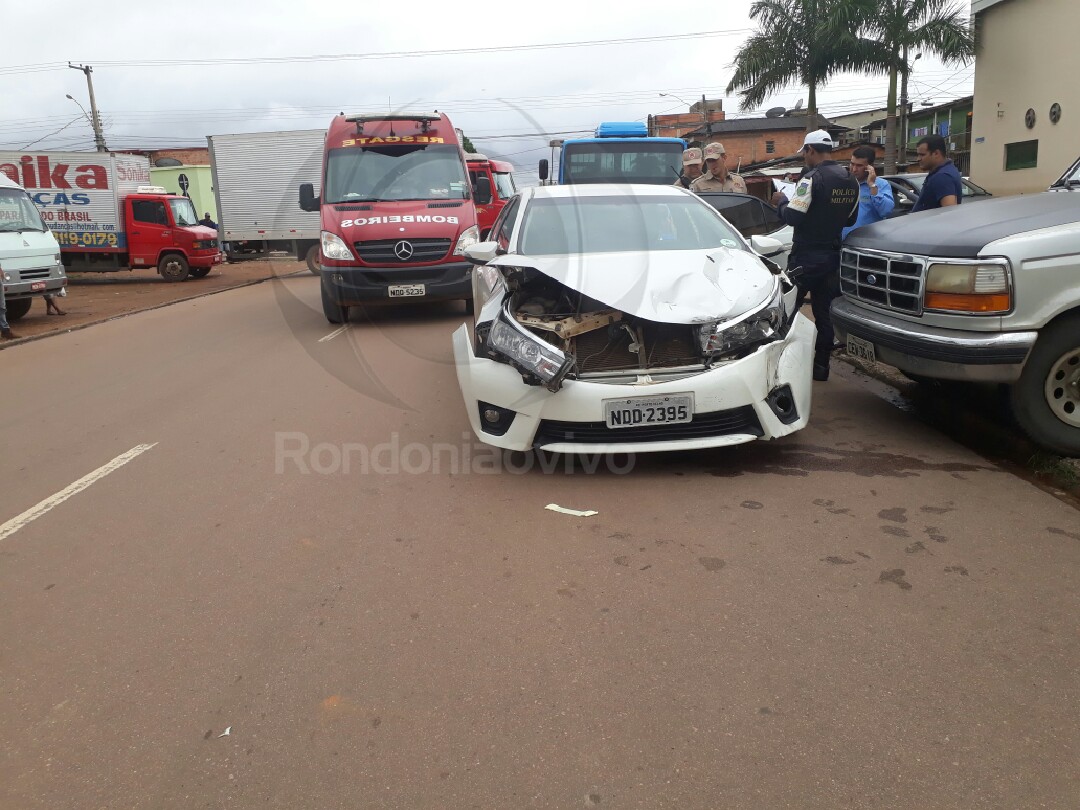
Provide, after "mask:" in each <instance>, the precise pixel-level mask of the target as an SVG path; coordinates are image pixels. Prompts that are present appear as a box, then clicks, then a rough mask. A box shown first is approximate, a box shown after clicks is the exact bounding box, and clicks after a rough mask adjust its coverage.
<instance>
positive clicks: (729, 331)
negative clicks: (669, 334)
mask: <svg viewBox="0 0 1080 810" xmlns="http://www.w3.org/2000/svg"><path fill="white" fill-rule="evenodd" d="M786 332H787V312H786V310H785V309H784V291H783V288H782V287H781V286H780V284H779V282H778V283H777V285H776V289H775V291H774V292H773V296H772V298H771V299H770V300H769V302H768V304H766V305H765V306H764V307H762V308H761V309H758V310H756V311H754V312H751V313H749V314H747V315H744V316H742V317H741V318H738V319H735V320H731V321H719V322H717V323H707V324H703V325H702V326H701V327H700V329H699V331H698V339H699V341H700V342H701V351H702V352H703V353H705V354H708V355H714V356H723V355H725V354H732V353H734V352H738V351H741V350H743V349H747V348H750V347H752V346H755V345H757V344H759V343H769V342H771V341H773V340H776V339H778V338H781V337H783V336H784V334H785V333H786Z"/></svg>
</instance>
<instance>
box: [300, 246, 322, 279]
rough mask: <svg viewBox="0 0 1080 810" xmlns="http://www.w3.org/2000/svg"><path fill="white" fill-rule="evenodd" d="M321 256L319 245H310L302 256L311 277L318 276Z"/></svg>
mask: <svg viewBox="0 0 1080 810" xmlns="http://www.w3.org/2000/svg"><path fill="white" fill-rule="evenodd" d="M321 255H322V249H321V248H320V247H319V245H312V246H311V247H309V248H308V251H307V253H306V254H305V256H304V261H306V262H307V269H308V270H310V271H311V273H312V274H313V275H316V276H317V275H319V274H320V272H321V271H320V269H319V257H320V256H321Z"/></svg>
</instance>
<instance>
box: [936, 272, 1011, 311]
mask: <svg viewBox="0 0 1080 810" xmlns="http://www.w3.org/2000/svg"><path fill="white" fill-rule="evenodd" d="M923 308H924V309H933V310H941V311H944V312H963V313H967V314H979V315H1000V314H1002V313H1004V312H1008V311H1009V310H1011V309H1012V285H1011V284H1010V278H1009V263H1008V262H1007V261H1006V260H1004V259H992V260H988V261H986V262H965V263H955V264H954V263H952V262H938V263H935V264H931V265H930V267H929V268H928V269H927V271H926V296H925V300H924V301H923Z"/></svg>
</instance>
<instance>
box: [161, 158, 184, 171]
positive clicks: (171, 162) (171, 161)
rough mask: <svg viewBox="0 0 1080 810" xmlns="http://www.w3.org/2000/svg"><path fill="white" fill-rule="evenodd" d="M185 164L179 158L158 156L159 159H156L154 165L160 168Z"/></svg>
mask: <svg viewBox="0 0 1080 810" xmlns="http://www.w3.org/2000/svg"><path fill="white" fill-rule="evenodd" d="M183 165H184V164H183V163H181V162H180V161H179V160H177V159H176V158H171V157H163V158H158V159H157V160H155V161H154V166H155V167H156V168H159V169H161V168H164V167H166V166H183Z"/></svg>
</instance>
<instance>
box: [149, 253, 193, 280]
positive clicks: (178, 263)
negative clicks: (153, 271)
mask: <svg viewBox="0 0 1080 810" xmlns="http://www.w3.org/2000/svg"><path fill="white" fill-rule="evenodd" d="M157 269H158V272H159V273H160V274H161V277H162V278H163V279H165V280H166V281H184V280H185V279H186V278H187V277H188V276H189V275H190V274H191V269H190V268H189V267H188V262H187V259H185V258H184V257H183V256H181V255H180V254H179V253H166V254H165V255H164V256H162V257H161V261H159V262H158V266H157Z"/></svg>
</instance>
